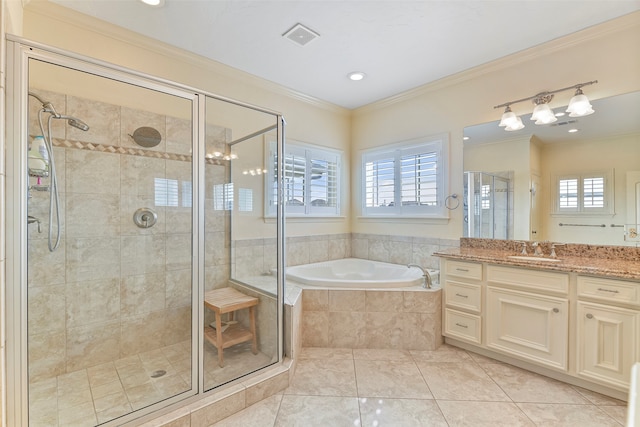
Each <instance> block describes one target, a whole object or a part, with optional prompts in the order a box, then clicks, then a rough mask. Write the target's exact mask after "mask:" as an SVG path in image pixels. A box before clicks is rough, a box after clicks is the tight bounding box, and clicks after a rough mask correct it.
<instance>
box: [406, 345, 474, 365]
mask: <svg viewBox="0 0 640 427" xmlns="http://www.w3.org/2000/svg"><path fill="white" fill-rule="evenodd" d="M411 356H412V357H413V359H414V360H415V361H416V362H450V363H473V359H472V358H471V356H470V355H469V353H467V352H466V351H465V350H462V349H460V348H457V347H453V346H450V345H447V344H443V345H441V346H440V347H439V348H438V349H437V350H431V351H422V350H411Z"/></svg>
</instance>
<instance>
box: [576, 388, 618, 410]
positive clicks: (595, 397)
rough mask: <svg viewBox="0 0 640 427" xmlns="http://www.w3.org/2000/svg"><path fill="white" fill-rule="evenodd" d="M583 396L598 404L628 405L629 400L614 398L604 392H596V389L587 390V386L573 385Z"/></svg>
mask: <svg viewBox="0 0 640 427" xmlns="http://www.w3.org/2000/svg"><path fill="white" fill-rule="evenodd" d="M572 387H573V389H574V390H576V391H577V392H578V393H580V395H582V397H584V398H585V399H587V400H588V401H589V402H591V403H593V404H594V405H597V406H625V407H626V406H627V402H625V401H624V400H619V399H614V398H613V397H609V396H605V395H604V394H600V393H596V392H595V391H591V390H587V389H586V388H582V387H578V386H575V385H574V386H572Z"/></svg>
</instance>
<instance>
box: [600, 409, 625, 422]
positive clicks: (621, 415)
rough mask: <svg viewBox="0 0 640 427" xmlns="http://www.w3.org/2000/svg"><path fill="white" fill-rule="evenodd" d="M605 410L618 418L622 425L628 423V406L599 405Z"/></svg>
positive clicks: (615, 418) (612, 416)
mask: <svg viewBox="0 0 640 427" xmlns="http://www.w3.org/2000/svg"><path fill="white" fill-rule="evenodd" d="M598 408H600V409H602V410H603V411H604V412H606V413H607V414H609V416H610V417H611V418H613V419H614V420H616V421H617V422H618V423H620V425H626V421H627V407H626V406H598Z"/></svg>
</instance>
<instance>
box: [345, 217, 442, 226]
mask: <svg viewBox="0 0 640 427" xmlns="http://www.w3.org/2000/svg"><path fill="white" fill-rule="evenodd" d="M357 219H358V221H362V222H388V223H396V224H397V223H399V222H403V223H408V224H414V223H415V224H448V223H449V220H450V218H449V217H447V216H397V215H395V216H393V215H380V216H377V215H376V216H359V217H357Z"/></svg>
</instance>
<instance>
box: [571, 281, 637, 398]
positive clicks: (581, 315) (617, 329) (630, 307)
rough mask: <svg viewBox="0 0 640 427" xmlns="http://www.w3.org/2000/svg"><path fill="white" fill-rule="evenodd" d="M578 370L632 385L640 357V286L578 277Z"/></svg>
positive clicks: (602, 379) (604, 380)
mask: <svg viewBox="0 0 640 427" xmlns="http://www.w3.org/2000/svg"><path fill="white" fill-rule="evenodd" d="M577 289H578V292H577V293H578V303H577V309H576V324H577V334H576V336H577V346H576V358H577V364H576V366H577V368H576V369H577V373H578V375H579V376H581V377H585V378H588V379H591V380H594V381H597V382H600V383H603V384H607V385H612V386H616V387H620V388H628V387H629V379H630V376H631V367H632V366H633V364H634V363H635V362H637V361H638V360H639V359H640V357H639V356H640V337H639V336H638V335H639V334H640V311H639V310H638V308H640V299H639V297H640V292H639V291H640V285H639V284H638V283H634V282H627V281H623V280H611V279H605V278H600V277H588V276H578V279H577Z"/></svg>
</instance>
